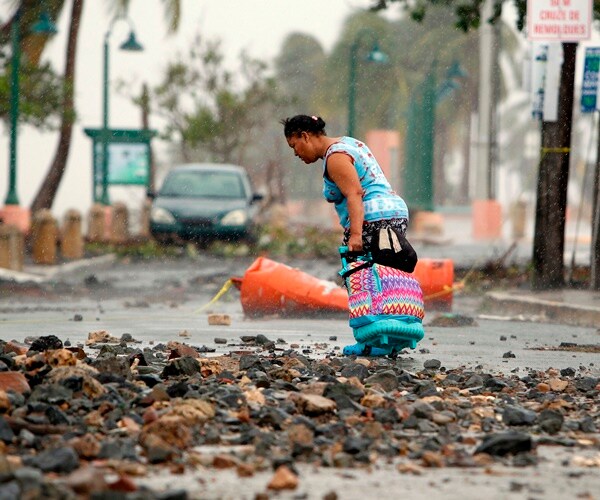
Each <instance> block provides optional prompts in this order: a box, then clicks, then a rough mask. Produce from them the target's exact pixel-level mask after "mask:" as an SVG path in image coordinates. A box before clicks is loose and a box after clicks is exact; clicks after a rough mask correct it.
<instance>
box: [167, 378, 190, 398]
mask: <svg viewBox="0 0 600 500" xmlns="http://www.w3.org/2000/svg"><path fill="white" fill-rule="evenodd" d="M189 390H190V386H189V385H188V384H187V383H186V382H184V381H183V380H182V381H179V382H175V383H174V384H171V385H170V386H169V387H167V394H168V395H169V397H171V398H182V397H183V396H185V395H186V393H187V392H188V391H189Z"/></svg>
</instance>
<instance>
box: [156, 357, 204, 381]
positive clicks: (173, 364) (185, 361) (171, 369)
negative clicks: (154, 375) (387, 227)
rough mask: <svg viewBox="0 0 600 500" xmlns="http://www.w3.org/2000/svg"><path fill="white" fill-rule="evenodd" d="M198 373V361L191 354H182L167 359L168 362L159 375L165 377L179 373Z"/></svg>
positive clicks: (175, 375) (178, 374) (188, 374)
mask: <svg viewBox="0 0 600 500" xmlns="http://www.w3.org/2000/svg"><path fill="white" fill-rule="evenodd" d="M199 373H200V363H198V361H197V360H196V359H195V358H192V357H191V356H183V357H181V358H176V359H172V360H171V361H169V364H167V366H165V368H164V369H163V371H162V374H161V376H162V377H163V378H167V377H177V376H180V375H187V376H190V375H195V374H199Z"/></svg>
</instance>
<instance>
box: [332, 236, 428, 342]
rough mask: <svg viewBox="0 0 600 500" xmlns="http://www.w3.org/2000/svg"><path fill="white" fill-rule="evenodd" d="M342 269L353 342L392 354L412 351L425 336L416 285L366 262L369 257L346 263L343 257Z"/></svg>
mask: <svg viewBox="0 0 600 500" xmlns="http://www.w3.org/2000/svg"><path fill="white" fill-rule="evenodd" d="M342 248H344V247H342ZM340 252H341V253H342V249H340ZM342 265H343V269H342V270H341V271H340V275H341V276H342V277H343V278H344V282H345V285H346V288H347V289H348V302H349V307H350V327H351V328H352V330H353V333H354V338H355V339H356V341H357V342H358V343H361V344H365V345H367V346H370V347H377V348H383V349H390V348H391V349H393V350H395V351H400V350H401V349H403V348H405V347H409V348H411V349H414V348H415V347H416V346H417V342H419V341H420V340H421V339H422V338H423V336H424V334H425V332H424V330H423V318H424V316H425V308H424V305H423V291H422V290H421V286H420V285H419V282H418V281H417V280H416V279H415V278H414V277H413V276H412V275H411V274H408V273H405V272H404V271H400V270H399V269H393V268H391V267H386V266H381V265H379V264H374V263H372V262H369V260H368V257H367V258H365V259H361V260H357V261H354V262H348V261H347V260H346V258H345V257H344V254H343V253H342Z"/></svg>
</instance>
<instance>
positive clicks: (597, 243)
mask: <svg viewBox="0 0 600 500" xmlns="http://www.w3.org/2000/svg"><path fill="white" fill-rule="evenodd" d="M597 105H598V104H597ZM599 119H600V118H599ZM599 189H600V124H599V125H598V149H597V153H596V169H595V172H594V196H593V198H592V200H593V205H592V245H591V248H590V250H591V251H590V256H591V262H590V264H591V266H590V267H591V273H590V274H591V279H590V288H591V289H592V290H600V195H599V194H598V190H599Z"/></svg>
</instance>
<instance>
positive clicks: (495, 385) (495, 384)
mask: <svg viewBox="0 0 600 500" xmlns="http://www.w3.org/2000/svg"><path fill="white" fill-rule="evenodd" d="M483 385H484V386H485V387H487V388H488V389H490V390H492V391H501V390H502V389H504V388H505V387H508V383H507V382H506V381H505V380H502V379H501V378H497V377H490V378H489V379H487V380H486V381H485V382H484V384H483Z"/></svg>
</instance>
